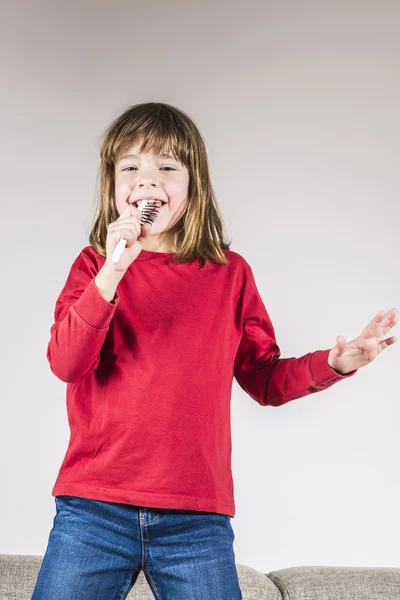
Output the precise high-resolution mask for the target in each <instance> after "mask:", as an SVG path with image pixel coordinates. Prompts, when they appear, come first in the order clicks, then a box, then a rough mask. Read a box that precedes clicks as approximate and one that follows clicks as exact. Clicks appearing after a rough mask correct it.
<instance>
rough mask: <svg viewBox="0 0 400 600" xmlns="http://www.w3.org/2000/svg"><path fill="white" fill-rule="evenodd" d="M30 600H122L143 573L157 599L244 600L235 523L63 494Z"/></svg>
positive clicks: (226, 517) (218, 516)
mask: <svg viewBox="0 0 400 600" xmlns="http://www.w3.org/2000/svg"><path fill="white" fill-rule="evenodd" d="M55 504H56V515H55V517H54V521H53V528H52V529H51V531H50V535H49V539H48V545H47V549H46V553H45V555H44V557H43V562H42V565H41V568H40V571H39V574H38V578H37V581H36V585H35V589H34V591H33V595H32V597H31V600H123V599H124V598H126V597H127V595H128V593H129V590H130V589H131V588H132V587H133V585H134V583H135V581H136V579H137V577H138V575H139V573H140V571H141V570H142V571H143V572H144V575H145V577H146V579H147V581H148V583H149V586H150V588H151V590H152V592H153V594H154V597H155V598H156V599H157V600H188V599H189V598H190V600H242V594H241V591H240V587H239V580H238V575H237V571H236V564H235V554H234V551H233V540H234V539H235V535H234V533H233V529H232V525H231V517H230V516H229V515H222V514H218V513H214V512H203V511H196V510H179V509H170V508H146V507H140V506H136V505H135V506H134V505H131V504H122V503H117V502H103V501H99V500H90V499H87V498H79V497H77V496H56V497H55Z"/></svg>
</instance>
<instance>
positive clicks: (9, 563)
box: [0, 554, 282, 600]
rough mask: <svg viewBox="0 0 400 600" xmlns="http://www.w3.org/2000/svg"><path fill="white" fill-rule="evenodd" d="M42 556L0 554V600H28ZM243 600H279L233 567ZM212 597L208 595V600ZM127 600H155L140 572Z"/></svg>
mask: <svg viewBox="0 0 400 600" xmlns="http://www.w3.org/2000/svg"><path fill="white" fill-rule="evenodd" d="M42 560H43V556H37V555H29V554H27V555H23V554H22V555H18V554H0V600H30V598H31V596H32V592H33V589H34V587H35V583H36V579H37V576H38V574H39V570H40V566H41V564H42ZM236 567H237V572H238V576H239V585H240V589H241V590H242V594H243V600H282V599H281V595H280V593H279V592H278V590H277V589H276V587H275V586H274V584H273V583H272V582H271V581H270V580H269V579H268V578H267V577H266V576H265V575H264V574H263V573H260V571H257V570H256V569H252V568H251V567H246V566H245V565H239V564H238V565H236ZM211 598H212V595H211V594H210V600H211ZM127 600H154V596H153V593H152V591H151V589H150V586H149V584H148V583H147V580H146V578H145V576H144V573H143V571H141V572H140V573H139V576H138V578H137V580H136V582H135V585H134V586H133V588H132V589H131V591H130V592H129V594H128V596H127Z"/></svg>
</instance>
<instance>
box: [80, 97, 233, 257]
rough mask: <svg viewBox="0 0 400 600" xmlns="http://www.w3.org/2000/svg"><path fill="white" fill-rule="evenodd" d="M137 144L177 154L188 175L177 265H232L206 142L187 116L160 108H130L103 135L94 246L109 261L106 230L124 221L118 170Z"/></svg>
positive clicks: (175, 238) (178, 229)
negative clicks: (196, 262)
mask: <svg viewBox="0 0 400 600" xmlns="http://www.w3.org/2000/svg"><path fill="white" fill-rule="evenodd" d="M136 143H138V144H139V145H140V150H139V152H146V151H150V150H151V149H153V151H154V152H155V153H157V154H160V153H164V152H165V153H168V152H172V153H173V154H174V156H175V158H176V159H177V160H179V161H180V162H181V163H182V164H183V165H185V166H186V167H187V169H188V171H189V189H188V202H187V206H186V209H185V212H184V213H183V215H182V216H181V217H180V219H179V221H178V222H177V223H176V225H175V227H174V229H175V231H174V234H173V242H174V247H175V248H176V250H177V252H176V256H175V257H174V260H175V262H178V263H184V262H190V261H193V260H196V259H199V260H200V261H201V263H202V268H204V267H205V265H206V264H207V261H210V262H214V263H217V264H228V263H229V261H228V259H227V258H226V256H225V254H224V253H223V250H229V247H230V244H231V241H227V240H226V239H225V238H224V230H225V227H224V223H223V219H222V215H221V212H220V210H219V208H218V206H217V202H216V198H215V193H214V189H213V186H212V183H211V178H210V172H209V167H208V161H207V152H206V147H205V143H204V140H203V137H202V135H201V133H200V131H199V130H198V128H197V126H196V125H195V123H194V122H193V121H192V119H190V117H189V116H188V115H187V114H186V113H184V112H183V111H182V110H180V109H178V108H176V107H175V106H171V105H169V104H163V103H161V102H148V103H145V104H136V105H134V106H131V107H130V108H128V109H127V110H126V111H125V112H124V113H123V114H121V115H120V116H119V117H118V118H116V119H115V120H114V121H113V122H112V123H111V124H110V125H109V126H108V128H107V129H106V131H105V133H104V134H103V140H102V144H101V149H100V159H101V163H100V168H99V174H98V177H99V178H100V190H99V193H98V199H97V211H96V215H95V217H94V223H93V226H92V230H91V232H90V236H89V242H90V244H91V246H92V247H93V248H94V249H95V250H96V252H98V254H100V255H101V256H104V257H105V256H106V238H107V227H108V225H109V224H110V223H112V222H113V221H115V220H116V219H118V218H119V216H120V215H119V213H118V211H117V208H116V204H115V175H114V173H115V164H116V162H117V161H118V159H119V157H120V156H122V155H123V154H124V153H125V152H126V151H127V150H129V149H130V148H131V146H132V144H136Z"/></svg>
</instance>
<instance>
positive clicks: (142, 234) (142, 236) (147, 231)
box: [137, 223, 152, 242]
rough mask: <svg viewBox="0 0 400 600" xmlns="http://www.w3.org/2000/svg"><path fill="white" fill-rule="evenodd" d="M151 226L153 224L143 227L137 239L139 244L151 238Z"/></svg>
mask: <svg viewBox="0 0 400 600" xmlns="http://www.w3.org/2000/svg"><path fill="white" fill-rule="evenodd" d="M151 225H152V224H151V223H146V224H145V225H142V227H141V229H140V235H139V236H138V238H137V240H138V242H140V241H142V240H146V239H147V238H149V237H150V235H151V233H150V230H151Z"/></svg>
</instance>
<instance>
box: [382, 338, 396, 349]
mask: <svg viewBox="0 0 400 600" xmlns="http://www.w3.org/2000/svg"><path fill="white" fill-rule="evenodd" d="M395 342H396V337H395V336H394V335H393V336H392V337H390V338H386V340H382V341H381V342H379V346H380V348H381V350H384V349H385V348H387V347H388V346H391V345H392V344H394V343H395Z"/></svg>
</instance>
